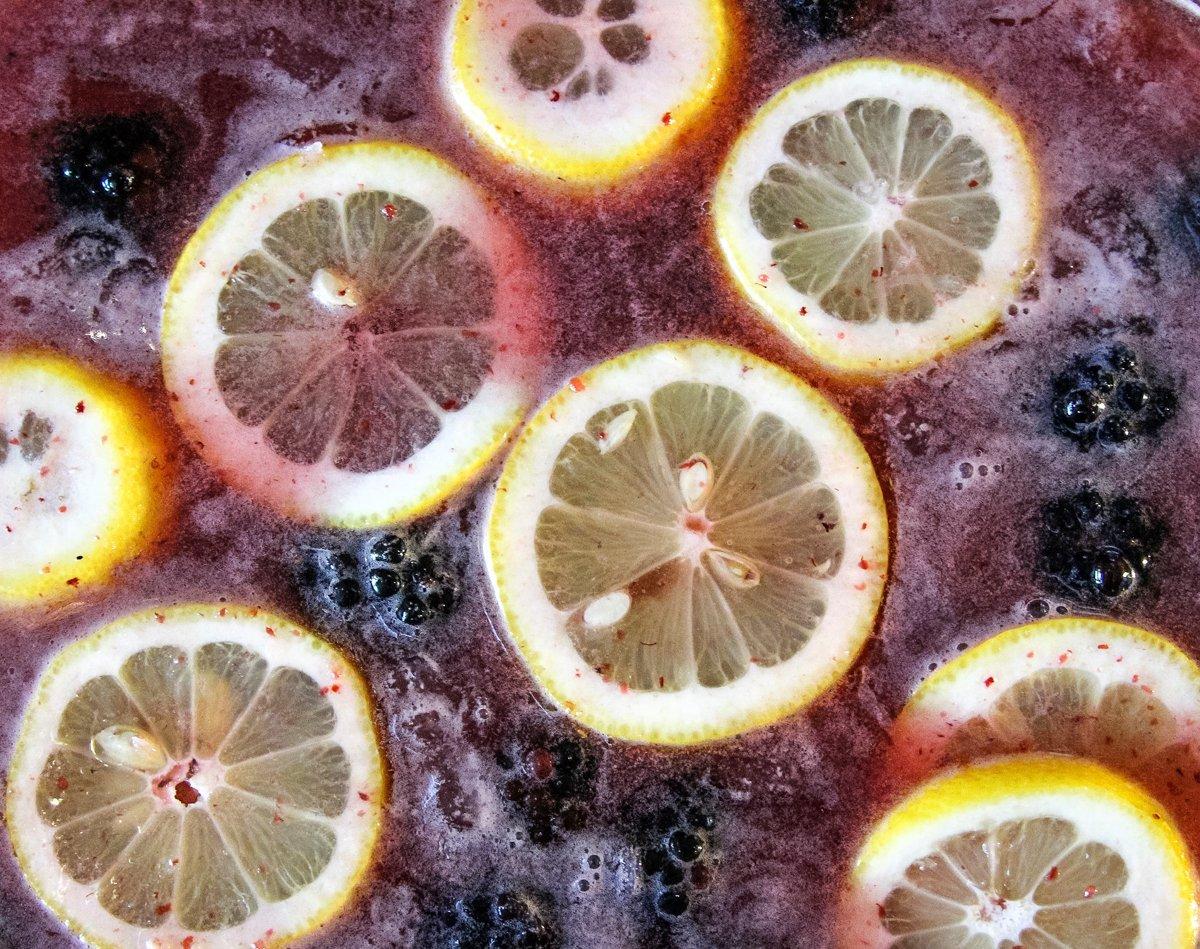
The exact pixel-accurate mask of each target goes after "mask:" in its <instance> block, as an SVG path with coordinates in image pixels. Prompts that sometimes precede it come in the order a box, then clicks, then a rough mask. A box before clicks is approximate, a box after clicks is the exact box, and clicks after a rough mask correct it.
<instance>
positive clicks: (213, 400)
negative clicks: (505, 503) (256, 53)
mask: <svg viewBox="0 0 1200 949" xmlns="http://www.w3.org/2000/svg"><path fill="white" fill-rule="evenodd" d="M528 280H529V269H528V267H527V264H526V260H525V258H524V255H523V252H522V250H521V248H520V246H519V245H518V243H517V241H516V239H515V237H514V235H513V234H512V232H511V231H510V229H509V228H508V227H507V226H506V225H505V224H504V223H503V222H502V221H501V220H500V218H499V217H497V215H496V214H495V213H494V212H493V211H492V209H491V208H490V207H489V206H488V204H487V203H485V202H484V200H483V199H482V198H481V197H480V196H479V195H478V194H477V193H476V192H475V190H474V188H473V187H472V186H471V185H470V184H469V182H467V180H466V179H465V178H464V177H463V176H462V175H461V174H459V173H458V172H457V171H455V170H454V169H453V168H451V167H450V166H449V165H447V164H446V163H445V162H443V161H441V160H440V159H438V158H436V157H434V156H433V155H431V154H430V153H428V152H426V151H423V150H421V149H419V148H413V147H409V146H406V145H399V144H395V143H389V142H370V143H361V144H353V145H336V146H330V147H326V148H324V149H318V150H317V151H315V152H305V153H301V154H298V155H293V156H292V157H290V158H286V159H283V160H282V161H279V162H276V163H275V164H273V165H270V166H269V167H267V168H265V169H263V170H262V171H259V172H258V173H256V174H254V175H252V176H251V177H250V178H249V179H248V180H247V181H245V182H244V183H243V184H241V185H240V186H239V187H238V188H236V189H235V190H234V191H232V192H231V193H230V194H229V195H227V196H226V197H225V199H224V200H222V201H221V203H220V204H219V205H218V206H217V207H216V209H215V210H214V211H213V212H212V213H211V214H210V215H209V216H208V219H207V220H206V221H205V222H204V224H203V225H202V226H201V228H200V230H199V231H197V233H196V235H195V236H194V237H193V238H192V240H191V241H190V242H189V243H188V245H187V247H186V248H185V249H184V252H183V255H182V256H181V257H180V259H179V262H178V264H177V265H176V267H175V271H174V273H173V274H172V276H171V281H170V284H169V285H168V288H167V296H166V302H165V304H164V308H163V320H162V340H163V370H164V373H165V375H166V382H167V388H168V389H169V390H170V393H171V398H172V404H173V406H174V408H175V411H176V414H177V416H178V418H179V420H180V422H181V424H182V426H183V427H184V429H185V430H187V431H188V432H189V433H190V435H191V436H192V438H193V440H194V441H195V442H196V445H197V447H198V449H199V451H200V452H201V454H202V455H203V456H204V457H205V458H206V459H207V460H208V461H209V463H210V464H212V465H213V466H214V467H215V468H216V469H218V471H219V472H220V473H221V474H222V475H223V477H225V478H226V479H227V480H228V481H229V482H230V483H231V484H233V485H234V486H236V487H237V488H239V489H241V490H243V491H245V492H246V493H248V494H251V495H253V496H254V497H256V498H258V499H259V500H261V501H262V502H264V503H266V504H268V505H270V506H272V507H274V508H276V509H277V510H279V511H281V512H283V513H284V514H287V515H290V516H293V517H297V518H301V519H307V520H316V521H321V522H325V523H330V524H337V525H340V526H348V527H355V526H367V525H374V524H379V523H385V522H388V521H394V520H397V519H400V518H404V517H410V516H413V515H416V514H419V513H422V512H424V511H426V510H428V509H430V508H431V507H433V506H434V505H436V504H438V503H439V502H441V501H443V500H444V499H445V498H447V497H448V496H450V495H451V494H452V493H453V492H454V491H455V490H457V489H458V488H459V487H461V486H462V485H463V484H464V483H465V482H466V481H467V480H469V479H470V478H471V477H472V476H473V475H474V474H475V473H477V472H478V471H479V469H480V468H481V467H482V466H483V465H484V464H485V463H486V462H487V461H488V460H489V459H490V458H491V457H492V455H493V454H494V452H495V451H496V450H497V448H499V446H500V445H501V444H503V442H504V440H505V438H506V437H507V436H508V434H509V433H510V432H511V430H512V429H513V428H514V427H515V426H516V425H517V424H518V422H519V421H520V419H521V417H522V415H523V414H524V411H525V409H526V408H527V405H528V402H529V400H530V398H531V394H530V393H531V381H530V379H529V377H528V376H529V372H530V370H531V366H532V362H531V360H530V358H529V357H530V349H529V346H530V340H531V339H533V338H535V337H536V333H535V332H533V331H535V330H536V328H537V326H536V324H537V315H536V300H535V296H534V295H533V294H532V293H531V288H530V287H529V285H528Z"/></svg>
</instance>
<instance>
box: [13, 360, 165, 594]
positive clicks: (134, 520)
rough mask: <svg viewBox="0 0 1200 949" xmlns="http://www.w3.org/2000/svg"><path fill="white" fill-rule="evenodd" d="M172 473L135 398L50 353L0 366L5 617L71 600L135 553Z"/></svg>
mask: <svg viewBox="0 0 1200 949" xmlns="http://www.w3.org/2000/svg"><path fill="white" fill-rule="evenodd" d="M169 471H170V464H169V459H168V455H167V451H166V447H165V444H164V439H163V436H162V433H161V429H160V427H159V425H158V423H157V420H156V419H155V418H154V417H153V413H152V412H151V410H150V408H149V406H148V405H147V404H146V402H145V400H144V399H142V398H141V396H140V395H138V394H137V393H136V392H134V391H133V390H132V389H130V388H128V387H126V386H124V385H122V384H121V383H118V382H117V381H116V380H113V379H109V378H107V377H106V376H104V375H102V374H100V373H98V372H95V371H93V370H91V369H89V368H87V367H85V366H83V365H80V364H78V363H75V362H73V361H71V360H69V359H65V358H63V357H61V356H57V355H54V354H51V353H46V352H39V351H32V350H31V351H23V352H15V353H9V354H4V355H0V608H2V607H4V606H6V605H19V604H24V603H28V602H30V601H39V600H40V601H43V602H50V601H53V600H58V599H62V598H65V597H68V596H72V595H74V594H75V593H76V592H78V591H79V590H81V589H84V588H86V587H87V586H88V585H90V584H92V583H97V582H103V581H104V580H106V579H107V578H108V577H109V575H110V574H111V572H112V570H113V569H114V568H115V567H116V566H117V565H119V564H120V563H122V562H124V561H126V560H128V559H130V558H132V557H134V556H136V555H137V554H139V553H140V552H141V551H142V550H143V548H144V547H145V546H146V545H147V544H148V543H150V542H151V541H152V540H153V539H154V538H155V536H156V535H157V533H158V531H159V529H160V528H161V525H162V522H163V518H164V514H165V512H166V511H167V510H168V509H169V507H170V503H169V497H168V495H167V490H168V476H169Z"/></svg>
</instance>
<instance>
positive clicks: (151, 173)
mask: <svg viewBox="0 0 1200 949" xmlns="http://www.w3.org/2000/svg"><path fill="white" fill-rule="evenodd" d="M176 151H177V149H176V148H175V143H174V140H173V138H172V136H171V135H169V134H168V133H167V132H166V131H165V129H164V127H163V126H162V125H161V124H160V123H159V122H158V121H156V120H155V119H153V118H152V117H150V116H147V115H108V116H103V117H101V118H97V119H91V120H88V121H84V122H79V123H76V124H73V125H69V126H66V127H64V128H63V129H62V130H61V131H60V133H59V135H58V142H57V149H56V151H55V154H54V155H53V157H51V158H50V160H49V161H48V162H47V164H46V176H47V178H48V179H49V181H50V186H51V188H52V189H53V191H54V195H55V197H56V198H57V200H58V201H59V203H60V204H62V205H63V206H64V207H65V208H68V209H69V210H72V211H99V212H100V213H101V214H103V215H104V216H105V217H106V218H107V219H108V220H110V221H113V220H118V219H120V218H123V217H124V216H125V215H126V213H127V212H128V211H129V210H130V209H131V207H132V206H133V204H134V203H135V201H136V200H137V199H138V198H139V197H143V196H148V195H149V194H150V193H151V191H152V190H154V189H156V188H158V187H160V186H161V184H162V182H163V179H164V178H166V177H167V176H168V175H169V174H170V172H171V169H172V167H173V165H174V163H175V158H176Z"/></svg>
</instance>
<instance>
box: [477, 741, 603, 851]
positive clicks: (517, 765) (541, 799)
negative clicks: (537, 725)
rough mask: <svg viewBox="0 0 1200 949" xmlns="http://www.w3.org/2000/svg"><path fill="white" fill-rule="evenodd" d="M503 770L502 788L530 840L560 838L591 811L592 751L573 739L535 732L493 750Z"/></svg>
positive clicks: (584, 821) (594, 770) (578, 826)
mask: <svg viewBox="0 0 1200 949" xmlns="http://www.w3.org/2000/svg"><path fill="white" fill-rule="evenodd" d="M496 763H497V764H498V765H500V767H501V768H502V769H503V770H504V771H505V772H506V773H507V774H508V777H506V778H505V780H504V784H503V787H502V789H501V790H502V793H503V795H504V798H505V800H507V801H508V802H509V803H510V804H511V805H512V807H513V809H514V810H516V812H517V813H518V814H519V815H520V817H521V819H522V820H523V821H524V823H525V827H526V830H527V831H528V833H529V839H530V841H532V842H533V843H535V844H540V845H545V844H549V843H552V842H553V841H556V840H561V839H562V837H563V835H564V834H568V833H571V832H572V831H576V830H580V829H582V828H583V827H585V826H586V825H587V822H588V818H589V817H590V816H591V802H592V799H593V797H594V794H595V789H596V775H597V771H598V770H599V769H598V762H597V760H596V756H595V755H594V754H593V753H592V752H591V751H590V750H589V749H588V747H587V746H586V745H585V744H584V743H583V742H582V741H580V740H579V739H577V738H575V737H573V736H569V735H565V736H559V737H549V736H546V735H538V736H535V737H534V738H532V739H531V740H527V741H524V742H522V743H521V745H520V746H518V747H516V748H513V749H511V750H506V751H501V752H499V753H498V754H497V755H496Z"/></svg>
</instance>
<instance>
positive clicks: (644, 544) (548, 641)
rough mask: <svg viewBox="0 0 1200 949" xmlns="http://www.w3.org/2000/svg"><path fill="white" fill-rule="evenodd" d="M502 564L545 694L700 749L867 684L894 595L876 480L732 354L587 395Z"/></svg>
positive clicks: (532, 473) (688, 354)
mask: <svg viewBox="0 0 1200 949" xmlns="http://www.w3.org/2000/svg"><path fill="white" fill-rule="evenodd" d="M487 530H488V536H487V542H486V552H487V557H488V565H489V569H490V571H491V577H492V582H493V584H494V585H495V589H496V592H497V596H498V598H499V600H500V603H501V606H502V607H503V610H504V614H505V617H506V618H507V620H508V628H509V632H510V633H511V635H512V638H513V640H514V642H515V643H516V645H517V648H518V649H519V650H520V653H521V655H522V656H523V658H524V659H525V662H526V663H527V664H528V666H529V668H530V670H531V671H532V673H533V675H534V677H535V678H536V679H537V681H538V682H539V683H540V684H541V685H542V687H543V688H544V689H545V690H546V692H548V693H549V694H550V696H552V697H553V698H554V699H555V700H556V701H557V702H558V703H559V704H560V705H561V706H562V707H563V708H565V709H566V710H567V711H568V712H569V713H570V714H572V715H573V716H575V717H576V718H577V719H579V721H581V722H583V723H584V724H586V725H588V726H590V727H592V728H595V729H597V730H599V731H602V732H605V733H607V734H609V735H613V736H616V737H619V738H625V739H629V740H633V741H647V742H661V743H667V744H685V743H691V742H700V741H706V740H709V739H714V738H719V737H722V736H725V735H732V734H735V733H737V732H741V731H744V730H745V729H748V728H752V727H755V726H758V725H763V724H766V723H768V722H771V721H774V720H776V719H778V718H780V717H782V716H784V715H786V714H788V713H790V712H792V711H794V710H796V709H797V708H799V707H801V706H802V705H804V704H805V703H807V702H809V701H810V700H811V699H812V698H814V697H815V696H816V695H817V694H818V693H820V692H821V691H823V690H824V689H825V688H827V687H828V686H829V685H831V684H832V683H833V682H834V681H835V680H837V679H838V678H839V677H840V676H841V675H842V673H844V672H845V671H846V669H847V668H848V667H849V666H850V664H851V663H852V662H853V661H854V659H855V657H856V656H857V654H858V652H859V650H860V648H861V647H862V645H863V643H864V642H865V640H866V638H867V636H868V635H869V633H870V631H871V628H872V624H873V622H874V618H875V611H876V608H877V607H878V605H879V599H880V596H881V594H882V591H883V584H884V578H885V576H886V573H887V515H886V512H885V509H884V503H883V497H882V494H881V492H880V488H879V483H878V481H877V480H876V478H875V472H874V470H873V469H872V466H871V461H870V459H869V458H868V457H867V454H866V452H865V451H864V450H863V447H862V444H861V443H860V442H859V440H858V438H857V437H856V436H855V434H854V431H853V430H852V429H851V427H850V425H849V424H848V423H847V422H846V420H845V419H844V418H843V417H842V416H841V415H840V414H839V413H838V412H837V410H836V409H835V408H834V407H833V406H832V405H831V404H830V403H829V402H827V401H826V400H825V399H824V398H823V397H822V396H821V395H820V394H818V393H817V392H816V391H815V390H813V389H812V388H810V387H809V386H808V385H806V384H805V383H804V382H802V381H801V380H799V379H797V378H796V377H795V376H793V375H791V374H789V373H788V372H786V371H784V370H783V369H780V368H779V367H778V366H774V365H772V364H771V363H768V362H764V361H763V360H762V359H759V358H757V357H755V356H753V355H751V354H750V353H747V352H744V351H743V350H739V349H734V348H732V347H729V346H723V345H720V344H717V343H710V342H699V341H692V342H674V343H666V344H661V345H656V346H649V347H646V348H644V349H639V350H635V351H633V352H630V353H626V354H625V355H623V356H619V357H617V358H615V359H612V360H610V361H608V362H605V363H602V364H600V365H599V366H596V367H594V368H592V369H590V370H588V371H587V372H586V373H584V374H583V375H582V376H579V377H576V378H574V379H572V380H571V381H570V384H569V385H567V386H566V388H564V389H563V390H562V391H561V392H560V393H558V394H557V395H556V396H554V397H553V398H552V399H551V400H550V401H549V402H547V403H546V404H545V405H544V406H543V407H542V408H541V410H540V411H539V412H538V413H537V415H536V416H535V417H534V419H533V421H531V422H530V423H529V426H528V427H527V428H526V430H525V432H524V433H523V434H522V436H521V437H520V439H519V440H518V442H517V444H516V446H515V448H514V449H513V452H512V454H511V455H510V456H509V459H508V461H507V463H506V464H505V467H504V471H503V474H502V475H501V477H500V482H499V485H498V487H497V491H496V497H495V501H494V503H493V506H492V510H491V514H490V519H489V522H488V528H487Z"/></svg>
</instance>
